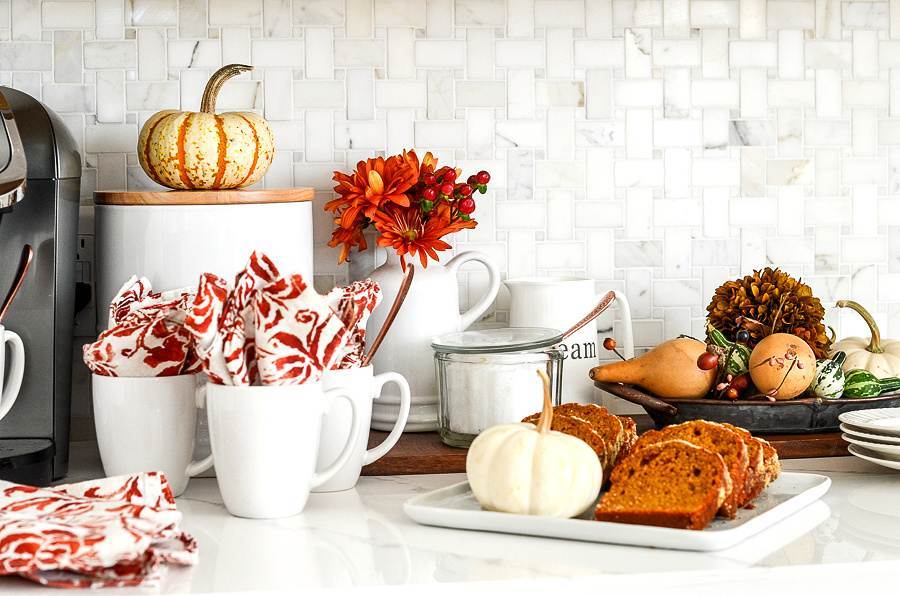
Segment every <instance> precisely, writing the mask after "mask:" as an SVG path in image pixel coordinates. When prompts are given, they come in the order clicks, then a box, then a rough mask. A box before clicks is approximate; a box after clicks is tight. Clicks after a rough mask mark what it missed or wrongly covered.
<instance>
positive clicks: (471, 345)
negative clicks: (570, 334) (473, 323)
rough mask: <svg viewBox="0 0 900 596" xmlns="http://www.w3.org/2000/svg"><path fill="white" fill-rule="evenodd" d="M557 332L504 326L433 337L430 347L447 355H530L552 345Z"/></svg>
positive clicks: (545, 329) (554, 330)
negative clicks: (505, 353)
mask: <svg viewBox="0 0 900 596" xmlns="http://www.w3.org/2000/svg"><path fill="white" fill-rule="evenodd" d="M560 333H561V332H560V331H557V330H556V329H548V328H546V327H506V328H502V329H478V330H475V331H457V332H455V333H447V334H445V335H441V336H438V337H436V338H434V339H433V340H432V342H431V347H432V348H433V349H434V350H435V351H436V352H449V353H451V354H499V353H504V352H532V351H535V350H543V349H544V348H549V347H551V346H553V345H554V344H555V343H556V341H555V339H556V338H558V337H559V335H560Z"/></svg>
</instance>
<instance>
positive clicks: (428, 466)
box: [362, 415, 849, 476]
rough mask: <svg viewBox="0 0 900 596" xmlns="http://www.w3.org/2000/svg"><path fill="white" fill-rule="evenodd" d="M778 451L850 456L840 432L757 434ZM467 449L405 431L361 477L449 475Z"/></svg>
mask: <svg viewBox="0 0 900 596" xmlns="http://www.w3.org/2000/svg"><path fill="white" fill-rule="evenodd" d="M634 419H635V420H636V421H637V423H638V429H639V430H640V431H644V430H646V429H648V428H651V427H652V422H651V420H650V417H649V416H646V415H639V416H634ZM386 436H387V433H384V432H379V431H374V430H373V431H372V432H371V433H370V434H369V446H370V447H371V446H374V445H377V444H379V443H381V442H382V441H383V440H384V438H385V437H386ZM760 436H761V437H762V438H764V439H766V440H767V441H769V442H770V443H772V445H773V446H774V447H775V449H777V450H778V456H779V457H781V458H782V459H799V458H804V457H835V456H840V455H849V453H848V452H847V443H846V442H845V441H844V440H843V439H841V433H839V432H838V433H819V434H808V435H760ZM466 453H467V450H466V449H458V448H456V447H449V446H447V445H444V444H443V443H441V437H440V435H438V433H436V432H432V433H405V434H404V435H403V436H402V437H401V438H400V440H399V441H398V442H397V444H396V445H395V446H394V448H393V449H391V450H390V451H389V452H388V453H387V455H385V456H384V457H382V458H381V459H379V460H378V461H376V462H375V463H373V464H370V465H368V466H366V467H364V468H363V471H362V473H363V475H364V476H388V475H394V474H450V473H454V472H465V471H466Z"/></svg>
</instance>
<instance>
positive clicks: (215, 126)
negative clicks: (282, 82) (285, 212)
mask: <svg viewBox="0 0 900 596" xmlns="http://www.w3.org/2000/svg"><path fill="white" fill-rule="evenodd" d="M248 70H251V67H250V66H245V65H243V64H229V65H228V66H224V67H222V68H220V69H219V70H217V71H216V72H215V73H214V74H213V75H212V77H210V79H209V82H208V83H207V84H206V89H205V90H204V91H203V100H202V103H201V105H200V111H199V112H181V111H178V110H166V111H163V112H157V113H156V114H154V115H153V116H151V117H150V118H149V119H148V120H147V122H146V123H145V124H144V127H143V128H142V129H141V135H140V138H139V139H138V159H139V160H140V162H141V167H142V168H144V171H145V172H146V173H147V175H148V176H150V178H152V179H153V180H154V181H156V182H158V183H160V184H162V185H163V186H168V187H169V188H176V189H184V190H191V189H198V190H211V189H219V188H240V187H242V186H249V185H251V184H253V183H254V182H257V181H258V180H259V179H260V178H262V177H263V175H264V174H265V173H266V170H268V169H269V166H270V165H271V164H272V157H273V156H274V153H275V142H274V138H273V136H272V130H271V129H270V128H269V125H268V124H267V123H266V121H265V119H263V117H262V116H259V115H258V114H254V113H253V112H226V113H224V114H216V96H217V95H218V93H219V90H220V89H221V88H222V85H223V84H224V83H225V81H227V80H228V79H230V78H231V77H233V76H236V75H238V74H240V73H242V72H245V71H248Z"/></svg>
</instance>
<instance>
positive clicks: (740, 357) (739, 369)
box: [706, 325, 750, 376]
mask: <svg viewBox="0 0 900 596" xmlns="http://www.w3.org/2000/svg"><path fill="white" fill-rule="evenodd" d="M706 336H707V339H708V340H709V342H710V343H711V344H713V345H716V346H719V347H720V348H722V349H723V350H725V353H726V354H728V352H729V351H731V358H729V359H728V372H729V374H732V375H734V376H738V375H740V374H742V373H745V372H747V371H748V370H749V369H750V348H748V347H747V346H745V345H744V344H740V343H736V342H733V341H729V340H728V338H726V337H725V334H723V333H722V332H721V331H719V330H718V329H716V328H715V327H713V326H712V325H707V326H706ZM732 346H734V349H733V350H732V349H731V348H732Z"/></svg>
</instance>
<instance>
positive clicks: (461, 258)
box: [447, 250, 500, 329]
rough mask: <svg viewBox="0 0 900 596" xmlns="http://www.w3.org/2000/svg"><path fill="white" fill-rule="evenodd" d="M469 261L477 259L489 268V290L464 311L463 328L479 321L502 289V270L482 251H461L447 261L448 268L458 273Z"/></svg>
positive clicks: (453, 272)
mask: <svg viewBox="0 0 900 596" xmlns="http://www.w3.org/2000/svg"><path fill="white" fill-rule="evenodd" d="M469 261H477V262H479V263H481V264H482V265H484V266H485V268H486V269H487V271H488V291H487V293H486V294H485V295H484V296H482V298H481V300H479V301H478V302H476V303H475V305H474V306H472V307H471V308H469V310H467V311H466V312H464V313H462V320H461V327H460V328H461V329H468V328H469V326H470V325H472V323H474V322H475V321H477V320H478V318H479V317H480V316H481V315H483V314H484V311H486V310H487V309H488V307H489V306H490V305H491V304H493V302H494V299H495V298H496V297H497V292H499V291H500V271H499V270H498V269H497V266H496V265H494V263H493V262H492V261H491V259H490V258H489V257H488V256H487V255H486V254H484V253H482V252H477V251H474V250H470V251H466V252H461V253H459V254H458V255H456V256H455V257H453V258H452V259H450V260H449V261H448V262H447V269H448V270H449V271H450V273H452V274H453V275H456V274H457V273H458V272H459V268H460V267H462V266H463V265H464V264H465V263H468V262H469Z"/></svg>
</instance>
